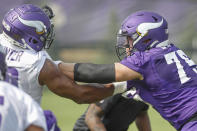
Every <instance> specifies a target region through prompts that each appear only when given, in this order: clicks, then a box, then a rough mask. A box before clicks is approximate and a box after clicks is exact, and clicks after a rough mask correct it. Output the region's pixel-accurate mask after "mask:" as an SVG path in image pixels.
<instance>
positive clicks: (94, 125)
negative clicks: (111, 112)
mask: <svg viewBox="0 0 197 131" xmlns="http://www.w3.org/2000/svg"><path fill="white" fill-rule="evenodd" d="M102 116H103V111H102V109H101V108H100V107H99V106H97V105H96V104H91V105H90V106H89V108H88V110H87V113H86V115H85V122H86V124H87V126H88V128H89V129H90V130H91V131H107V130H106V128H105V126H104V124H103V122H102V120H101V117H102Z"/></svg>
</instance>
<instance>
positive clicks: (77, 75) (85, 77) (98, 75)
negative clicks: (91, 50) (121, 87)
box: [58, 62, 143, 83]
mask: <svg viewBox="0 0 197 131" xmlns="http://www.w3.org/2000/svg"><path fill="white" fill-rule="evenodd" d="M58 68H59V70H60V71H61V72H62V73H63V74H65V75H66V76H68V77H69V78H71V79H72V80H75V81H80V82H87V83H111V82H115V81H127V80H133V79H140V80H142V79H143V76H142V75H141V74H140V73H138V72H136V71H134V70H132V69H130V68H128V67H126V66H124V65H123V64H121V63H114V64H92V63H64V62H61V63H59V64H58Z"/></svg>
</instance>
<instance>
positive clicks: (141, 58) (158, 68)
mask: <svg viewBox="0 0 197 131" xmlns="http://www.w3.org/2000/svg"><path fill="white" fill-rule="evenodd" d="M116 49H117V55H118V56H119V58H120V59H121V56H124V57H122V59H121V62H117V63H113V64H104V65H103V64H93V63H64V62H61V63H59V64H58V68H59V69H60V70H62V72H64V74H65V75H67V76H69V77H70V78H71V79H74V80H75V81H81V82H93V83H100V82H106V83H107V82H108V83H111V82H115V81H116V82H120V81H127V88H131V87H136V89H137V90H138V91H139V95H140V97H141V98H142V99H143V100H144V101H146V102H148V103H150V104H151V105H152V106H153V107H154V108H155V109H156V110H157V111H158V112H159V113H160V115H161V116H162V117H163V118H164V119H166V120H167V121H168V122H169V123H170V124H171V125H172V126H173V127H174V128H175V129H177V130H180V131H195V130H197V104H196V101H197V65H196V64H195V63H194V62H193V60H191V59H190V58H189V57H188V56H187V55H186V54H185V53H184V52H183V51H182V50H181V49H179V48H177V47H176V46H175V45H174V44H172V43H171V42H170V41H169V40H168V23H167V21H166V20H165V18H163V17H162V16H161V15H159V14H157V13H155V12H150V11H138V12H135V13H133V14H131V15H130V16H128V17H127V18H126V19H125V20H124V21H123V23H122V25H121V27H120V30H119V32H118V35H117V45H116ZM109 70H110V71H111V72H109ZM128 97H131V98H133V97H132V95H129V94H128Z"/></svg>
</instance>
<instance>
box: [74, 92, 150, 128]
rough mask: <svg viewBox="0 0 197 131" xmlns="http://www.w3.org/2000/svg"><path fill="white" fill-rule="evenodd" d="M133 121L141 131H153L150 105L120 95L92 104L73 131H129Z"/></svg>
mask: <svg viewBox="0 0 197 131" xmlns="http://www.w3.org/2000/svg"><path fill="white" fill-rule="evenodd" d="M133 121H135V123H136V126H137V128H138V130H139V131H151V125H150V120H149V117H148V105H147V104H145V103H143V102H141V101H136V100H134V99H126V98H124V97H123V96H121V95H120V94H118V95H115V96H111V97H108V98H106V99H104V100H102V101H100V102H97V103H94V104H90V105H89V107H88V108H87V110H86V111H85V113H84V114H83V115H82V116H81V117H80V118H79V119H78V120H77V121H76V123H75V125H74V128H73V131H98V130H99V131H127V130H128V128H129V125H130V124H131V123H132V122H133Z"/></svg>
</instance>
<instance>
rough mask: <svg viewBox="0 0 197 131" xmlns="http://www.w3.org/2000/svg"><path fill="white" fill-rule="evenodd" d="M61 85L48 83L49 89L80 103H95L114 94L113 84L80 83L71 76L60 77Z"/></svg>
mask: <svg viewBox="0 0 197 131" xmlns="http://www.w3.org/2000/svg"><path fill="white" fill-rule="evenodd" d="M60 82H61V84H59V86H55V85H53V83H52V82H51V83H52V85H48V87H49V89H50V90H51V91H52V92H54V93H55V94H57V95H59V96H61V97H65V98H69V99H72V100H73V101H75V102H76V103H78V104H83V103H93V102H97V101H99V100H102V99H104V98H106V97H108V96H111V95H113V92H114V86H113V85H101V84H100V85H99V84H84V85H79V84H77V83H75V82H74V81H72V80H70V79H69V78H67V79H66V78H64V79H59V80H57V83H60Z"/></svg>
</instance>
